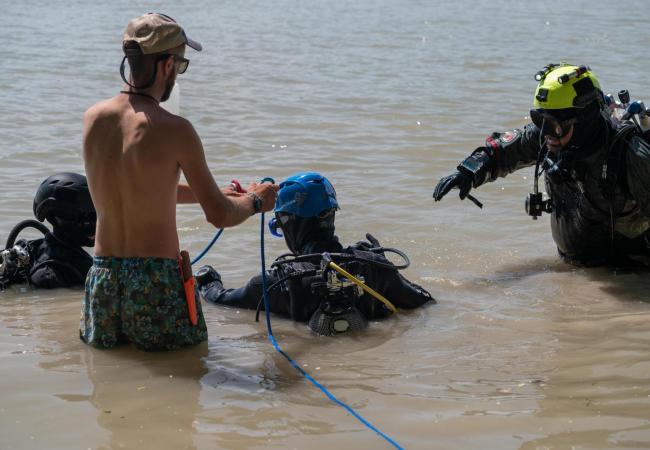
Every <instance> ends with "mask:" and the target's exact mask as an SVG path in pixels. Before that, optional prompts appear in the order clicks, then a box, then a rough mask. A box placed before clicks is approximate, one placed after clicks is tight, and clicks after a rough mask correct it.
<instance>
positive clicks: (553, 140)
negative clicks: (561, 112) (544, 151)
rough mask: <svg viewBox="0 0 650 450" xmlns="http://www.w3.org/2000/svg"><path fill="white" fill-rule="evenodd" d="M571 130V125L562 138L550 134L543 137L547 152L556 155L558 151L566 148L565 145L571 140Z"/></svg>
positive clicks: (572, 127)
mask: <svg viewBox="0 0 650 450" xmlns="http://www.w3.org/2000/svg"><path fill="white" fill-rule="evenodd" d="M573 129H574V126H573V125H571V127H570V128H569V129H568V130H567V132H566V134H564V135H563V136H562V137H557V136H555V135H552V134H546V135H544V139H546V146H547V147H548V150H549V151H550V152H552V153H557V152H559V151H560V150H562V149H563V148H564V147H566V145H567V144H568V143H569V141H570V140H571V137H572V136H573Z"/></svg>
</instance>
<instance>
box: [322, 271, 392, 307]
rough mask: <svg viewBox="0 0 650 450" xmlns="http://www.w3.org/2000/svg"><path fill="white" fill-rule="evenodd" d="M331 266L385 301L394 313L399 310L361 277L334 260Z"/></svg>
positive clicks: (378, 298)
mask: <svg viewBox="0 0 650 450" xmlns="http://www.w3.org/2000/svg"><path fill="white" fill-rule="evenodd" d="M329 266H330V267H331V268H332V269H334V270H336V271H337V272H338V273H340V274H341V275H343V276H344V277H345V278H347V279H348V280H350V281H352V282H353V283H354V284H356V285H357V286H359V287H360V288H361V289H363V290H364V291H366V292H367V293H368V294H370V295H372V296H373V297H375V298H376V299H377V300H379V301H380V302H382V303H383V304H384V305H386V307H387V308H388V309H390V310H391V311H392V312H394V313H396V312H397V308H395V306H394V305H393V304H392V303H391V302H390V301H389V300H388V299H387V298H386V297H384V296H383V295H381V294H380V293H379V292H377V291H375V290H374V289H372V288H371V287H370V286H368V285H366V284H365V283H364V282H363V281H361V280H360V279H358V278H357V277H355V276H354V275H352V274H351V273H349V272H347V271H346V270H345V269H344V268H342V267H341V266H339V265H337V264H336V263H333V262H332V261H330V262H329Z"/></svg>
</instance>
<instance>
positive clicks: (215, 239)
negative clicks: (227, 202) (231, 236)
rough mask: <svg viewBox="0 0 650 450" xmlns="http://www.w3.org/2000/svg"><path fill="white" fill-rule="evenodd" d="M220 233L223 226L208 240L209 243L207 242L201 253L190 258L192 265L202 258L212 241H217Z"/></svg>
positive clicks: (210, 246) (212, 243)
mask: <svg viewBox="0 0 650 450" xmlns="http://www.w3.org/2000/svg"><path fill="white" fill-rule="evenodd" d="M221 233H223V228H219V231H217V234H215V235H214V237H213V238H212V240H211V241H210V243H209V244H208V245H207V246H206V247H205V248H204V249H203V251H202V252H201V253H199V254H198V255H197V256H196V258H194V259H193V260H192V262H191V264H192V265H194V264H196V263H197V262H199V260H200V259H201V258H203V257H204V256H205V254H206V253H208V252H209V251H210V249H211V248H212V246H213V245H214V243H215V242H217V239H219V236H221Z"/></svg>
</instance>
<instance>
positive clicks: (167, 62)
mask: <svg viewBox="0 0 650 450" xmlns="http://www.w3.org/2000/svg"><path fill="white" fill-rule="evenodd" d="M174 62H175V61H174V57H173V56H168V57H167V58H165V59H164V60H163V61H162V64H163V73H164V74H165V75H169V74H170V73H171V71H172V70H174Z"/></svg>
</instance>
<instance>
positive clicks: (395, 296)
mask: <svg viewBox="0 0 650 450" xmlns="http://www.w3.org/2000/svg"><path fill="white" fill-rule="evenodd" d="M337 209H338V203H337V200H336V192H335V191H334V187H333V186H332V185H331V184H330V182H329V181H328V180H327V178H325V177H323V176H322V175H320V174H318V173H315V172H305V173H298V174H296V175H293V176H291V177H289V178H287V179H286V180H285V181H283V182H282V183H280V191H279V193H278V198H277V201H276V205H275V219H272V220H271V223H270V224H269V225H270V227H271V228H272V230H277V228H278V227H279V228H280V229H281V230H282V233H283V235H284V239H285V242H286V243H287V246H288V247H289V250H290V251H291V253H290V254H287V255H282V256H280V257H279V258H278V259H276V260H275V262H274V263H273V265H272V268H271V270H269V271H267V277H268V278H267V283H268V284H267V286H268V291H269V305H270V308H269V309H270V311H271V312H274V313H277V314H280V315H282V316H286V317H290V318H292V319H293V320H296V321H300V322H309V325H310V328H311V329H312V330H313V331H314V332H316V333H318V334H323V335H332V334H336V333H340V332H344V331H347V330H349V329H361V328H363V327H365V326H366V324H367V320H368V319H378V318H383V317H387V316H389V315H391V314H392V308H391V306H395V307H398V308H404V309H412V308H416V307H418V306H422V305H424V304H425V303H429V302H431V303H435V300H434V299H433V298H432V297H431V295H430V294H429V292H427V291H426V290H425V289H423V288H422V287H420V286H418V285H416V284H415V283H412V282H410V281H408V280H407V279H406V278H404V277H403V276H402V275H401V274H400V273H399V272H398V269H401V268H405V267H406V266H407V265H408V259H406V262H407V264H405V265H403V266H395V265H394V264H393V263H391V262H390V261H388V259H386V257H385V256H384V253H385V252H390V251H393V252H396V253H398V254H400V255H402V256H403V257H404V258H406V255H404V254H403V253H401V252H399V251H398V250H394V249H388V248H383V247H381V246H380V245H379V242H378V241H377V240H376V239H375V238H374V237H372V236H371V235H369V234H367V235H366V237H367V239H368V241H367V242H358V243H357V244H355V245H352V246H349V247H347V248H343V246H342V245H341V243H340V242H339V240H338V238H337V237H336V236H335V235H334V216H335V212H336V210H337ZM274 234H275V233H274ZM329 258H331V260H332V261H333V262H334V263H335V264H338V265H340V267H343V268H344V269H345V270H347V271H348V272H350V273H351V274H353V275H354V276H356V277H357V278H358V279H361V280H363V281H364V282H365V284H366V285H368V286H370V287H371V288H372V289H374V290H375V291H377V292H378V293H379V294H380V295H381V296H384V298H386V299H388V301H389V302H388V303H389V304H387V303H382V301H380V300H378V299H377V298H376V297H373V296H372V295H370V294H368V293H366V292H364V291H362V290H361V288H359V287H358V286H357V285H355V284H354V283H353V282H351V281H350V280H349V279H347V278H345V277H343V276H341V275H340V273H339V272H336V271H335V270H333V269H331V268H330V266H328V261H329ZM196 280H197V283H198V286H199V288H200V292H201V295H202V296H203V298H204V299H205V300H206V301H208V302H209V303H215V304H221V305H227V306H235V307H242V308H249V309H256V308H261V307H262V306H261V299H262V276H261V274H260V275H257V276H255V277H253V278H252V279H251V280H250V281H249V282H248V284H247V285H246V286H244V287H241V288H239V289H225V288H224V287H223V284H222V282H221V277H220V276H219V274H218V273H217V271H215V270H214V269H213V268H212V267H210V266H203V267H201V268H200V269H199V270H198V271H197V273H196ZM258 311H259V309H258Z"/></svg>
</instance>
